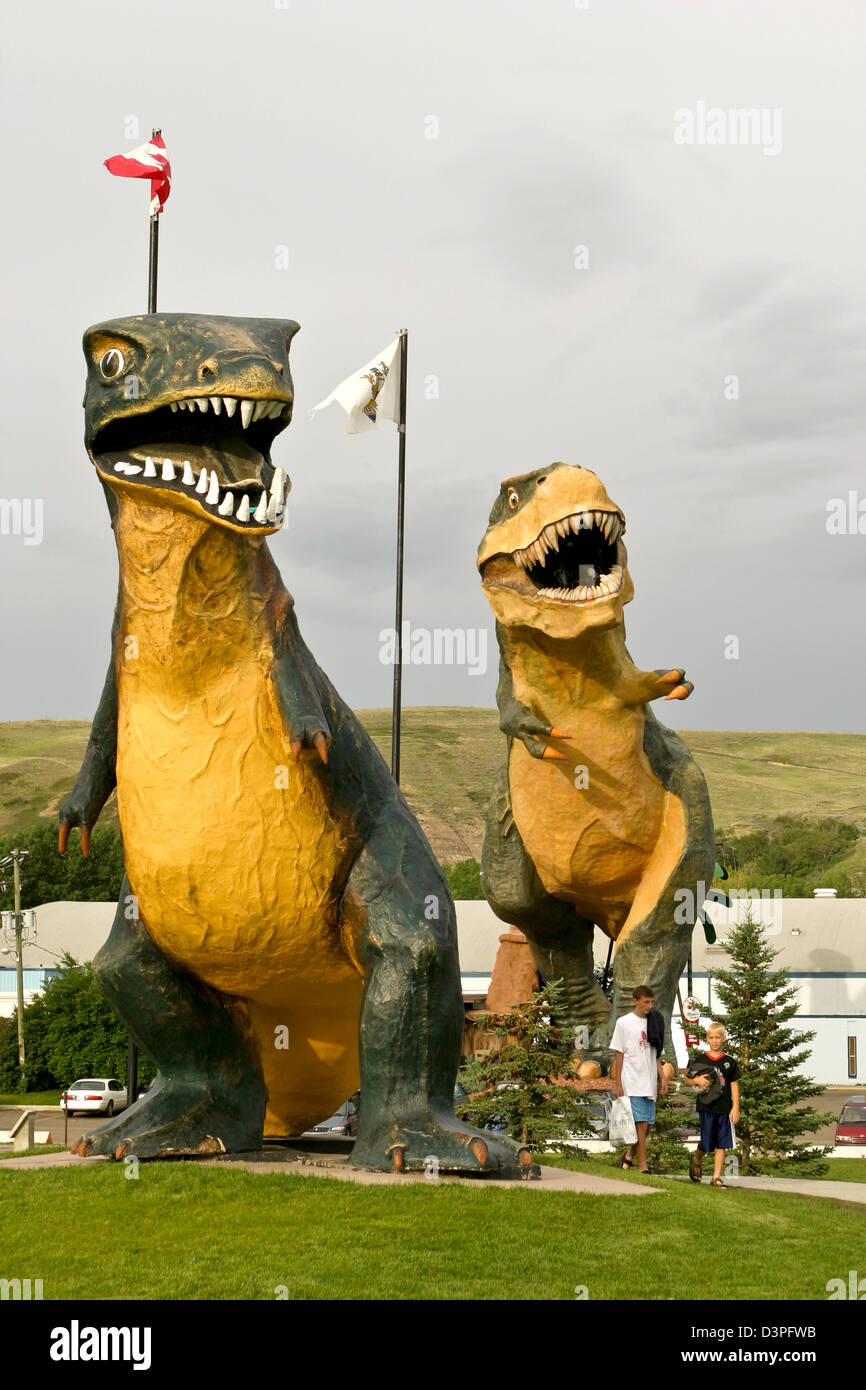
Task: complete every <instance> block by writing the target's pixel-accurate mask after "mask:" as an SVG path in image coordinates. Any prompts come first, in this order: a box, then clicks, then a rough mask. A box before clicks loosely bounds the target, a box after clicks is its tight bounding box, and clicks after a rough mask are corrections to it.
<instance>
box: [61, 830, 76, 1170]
mask: <svg viewBox="0 0 866 1390" xmlns="http://www.w3.org/2000/svg"><path fill="white" fill-rule="evenodd" d="M68 842H69V824H68V822H67V821H61V822H60V829H59V830H58V832H57V848H58V850H59V851H60V853H61V854H64V853H65V851H66V846H67V844H68ZM70 1152H71V1153H72V1152H74V1150H70Z"/></svg>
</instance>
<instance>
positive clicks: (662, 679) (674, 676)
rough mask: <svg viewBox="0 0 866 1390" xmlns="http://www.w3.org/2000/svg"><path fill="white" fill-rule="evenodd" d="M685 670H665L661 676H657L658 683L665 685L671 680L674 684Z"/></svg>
mask: <svg viewBox="0 0 866 1390" xmlns="http://www.w3.org/2000/svg"><path fill="white" fill-rule="evenodd" d="M684 675H685V671H666V672H665V674H664V675H663V676H659V685H665V684H668V685H670V683H671V682H672V681H673V682H674V683H675V684H676V683H678V682H679V681H681V680H682V678H683V676H684Z"/></svg>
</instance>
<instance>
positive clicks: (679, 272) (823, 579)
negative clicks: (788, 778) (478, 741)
mask: <svg viewBox="0 0 866 1390" xmlns="http://www.w3.org/2000/svg"><path fill="white" fill-rule="evenodd" d="M864 14H866V12H864V10H863V7H862V5H861V4H860V3H858V0H852V3H845V2H844V0H827V3H823V4H821V5H820V6H819V5H813V4H807V3H804V0H772V2H771V0H723V3H722V2H721V0H701V3H700V4H687V3H685V0H666V2H665V3H661V2H659V3H651V2H650V3H647V2H646V0H644V2H643V3H635V0H631V2H630V3H629V0H626V2H625V3H623V0H618V3H613V0H589V6H588V8H583V7H582V6H578V5H576V4H575V3H574V0H526V2H525V3H515V0H474V2H473V3H472V4H467V3H466V0H440V2H439V3H437V4H429V3H424V4H421V3H418V0H377V3H376V4H369V5H359V4H357V3H356V0H324V2H323V0H319V3H315V0H288V4H287V5H286V6H285V8H283V7H280V6H279V5H277V4H275V3H274V0H207V3H204V0H201V3H199V0H195V2H194V3H177V0H175V3H165V2H164V0H149V2H148V4H146V5H144V6H131V5H121V4H117V3H116V2H115V3H108V0H105V2H103V0H99V3H93V0H77V3H76V4H74V5H69V4H65V3H64V4H61V3H47V4H46V3H42V4H40V5H23V4H16V5H15V6H14V7H13V6H12V5H10V4H9V3H8V2H7V4H6V6H5V17H4V23H3V27H4V31H5V33H4V42H3V45H2V48H3V68H4V71H3V77H2V90H3V104H4V106H5V111H4V128H5V130H6V137H5V140H4V191H5V196H6V207H7V211H6V215H5V217H4V222H3V233H4V239H5V247H6V249H5V255H4V259H3V266H2V274H3V303H4V307H5V319H6V323H5V331H4V333H3V339H2V354H3V360H2V381H3V386H4V395H5V397H6V400H5V405H4V409H3V412H2V430H3V447H2V451H0V497H4V498H7V499H14V498H20V499H25V498H30V499H36V498H41V499H43V502H44V539H43V541H42V544H41V545H25V544H24V537H23V536H20V535H19V536H15V535H0V564H2V594H3V634H4V638H5V643H4V647H5V651H4V657H5V660H4V662H3V673H4V679H3V682H2V691H0V718H2V719H31V718H89V717H90V716H91V714H92V713H93V710H94V708H95V704H96V700H97V697H98V693H99V690H100V688H101V682H102V679H103V675H104V671H105V666H106V661H107V656H108V640H109V628H110V622H111V612H112V606H113V601H114V594H115V582H116V581H115V575H116V555H115V550H114V543H113V537H112V534H111V531H110V527H109V524H108V516H107V512H106V509H105V504H104V501H103V497H102V493H101V489H100V487H99V484H98V482H97V480H96V477H95V475H94V472H93V469H92V466H91V465H90V463H89V461H88V459H87V456H86V453H85V451H84V447H83V444H82V413H81V406H80V403H81V396H82V390H83V381H84V365H83V358H82V355H81V349H80V339H81V334H82V331H83V330H84V328H85V327H86V326H87V325H89V324H91V323H95V322H97V321H99V320H101V319H105V318H113V317H117V316H120V315H125V314H129V313H136V312H140V311H142V310H143V309H144V308H145V304H146V301H145V292H146V284H145V280H146V240H147V202H148V189H147V185H146V184H139V183H137V182H134V181H127V180H121V179H114V178H112V177H111V176H110V175H109V174H108V173H107V172H106V171H105V169H103V167H102V161H103V160H104V159H105V158H106V157H107V156H108V155H111V154H116V153H120V152H122V151H124V150H126V149H128V148H130V147H131V146H133V145H135V144H138V143H140V141H141V140H144V139H145V138H147V137H148V136H149V134H150V129H151V126H152V125H161V126H162V128H163V134H164V138H165V140H166V144H167V147H168V151H169V155H170V157H171V161H172V167H173V178H174V181H173V191H172V194H171V198H170V200H169V202H168V205H167V208H166V211H165V213H164V215H163V218H162V227H161V245H160V299H159V303H160V308H162V309H165V310H189V311H197V312H204V313H208V312H210V313H217V314H238V315H266V316H273V317H290V318H295V319H297V320H298V321H299V322H300V323H301V326H302V331H301V333H300V334H299V335H298V336H297V337H296V339H295V341H294V343H293V346H292V357H293V370H294V377H295V389H296V405H295V420H294V423H293V424H292V426H291V427H290V429H289V430H288V431H287V432H286V433H285V434H284V435H282V436H281V438H280V440H279V441H278V442H277V445H276V446H275V451H274V458H275V461H276V462H279V463H281V464H282V465H283V466H284V467H285V468H286V469H287V470H288V471H289V473H290V474H291V476H292V479H293V483H294V490H293V492H292V496H291V499H290V502H291V512H290V525H289V528H288V530H287V531H285V532H284V533H283V534H281V535H280V536H279V537H278V538H276V540H275V541H274V542H272V545H273V549H274V552H275V554H276V557H277V560H278V563H279V565H280V567H281V570H282V573H283V577H284V579H285V581H286V583H287V585H288V587H289V588H290V589H291V591H292V593H293V594H294V596H295V600H296V604H297V611H298V616H299V620H300V623H301V627H302V631H303V632H304V635H305V637H306V640H307V642H308V643H309V645H310V646H311V648H312V650H313V652H314V653H315V655H316V657H317V659H318V661H319V662H320V664H321V665H322V666H323V667H324V669H325V670H326V671H327V672H328V673H329V675H330V676H331V677H332V679H333V680H334V682H335V684H336V685H337V687H338V689H339V690H340V691H341V693H342V694H343V695H344V696H345V698H346V699H347V700H348V701H349V702H350V703H352V704H354V705H356V706H358V707H363V706H370V705H386V704H388V703H389V702H390V686H391V669H390V668H389V667H387V666H383V665H382V664H381V662H380V659H379V645H380V644H379V633H380V630H381V629H383V628H385V627H386V626H388V625H389V624H390V623H391V622H392V615H393V560H394V513H395V485H396V455H397V438H396V432H395V429H394V427H393V425H390V424H388V425H384V426H383V428H382V429H381V430H380V431H379V433H378V434H370V435H365V436H361V437H348V436H345V435H344V434H343V428H344V424H345V417H344V416H343V414H342V412H341V411H340V409H339V407H338V406H332V407H330V409H329V410H328V411H327V412H324V413H323V414H321V415H319V416H317V417H316V418H315V419H314V420H311V419H310V418H309V416H308V410H309V408H310V407H311V406H312V405H314V404H315V403H316V401H318V400H319V399H321V398H322V397H323V396H324V395H326V394H327V392H328V391H330V390H331V388H332V387H333V386H334V385H336V383H337V382H338V381H339V380H340V379H341V378H342V377H344V376H346V375H347V374H348V373H349V372H350V371H352V370H353V369H354V368H355V367H358V366H360V365H361V363H363V362H365V361H366V360H367V359H368V358H369V357H370V356H371V355H372V354H373V353H374V352H376V351H378V350H379V349H380V348H381V347H383V346H384V345H385V343H386V342H388V341H389V339H390V338H391V337H392V336H393V333H394V331H395V330H396V329H397V328H399V327H402V326H406V327H408V328H409V330H410V356H409V363H410V376H409V392H408V436H407V438H408V494H407V531H406V544H407V555H406V598H405V616H406V617H407V618H408V619H409V620H410V622H411V624H412V626H413V628H416V627H425V628H428V629H433V628H436V627H450V628H454V627H469V628H486V629H488V630H489V634H490V636H489V640H490V652H489V669H488V671H487V673H486V675H483V676H472V675H470V674H469V673H468V672H467V670H466V669H457V668H455V667H453V666H439V667H436V666H426V667H416V666H411V667H407V668H406V670H405V673H404V684H403V690H404V702H405V703H406V704H411V705H426V704H472V705H492V704H493V701H494V691H495V684H496V653H495V650H494V649H493V631H492V629H493V623H492V614H491V613H490V610H489V608H488V605H487V603H486V601H485V599H484V597H483V595H482V593H481V590H480V586H479V583H478V578H477V573H476V571H475V567H474V557H475V549H476V546H477V544H478V541H479V539H480V537H481V535H482V533H483V531H484V528H485V525H486V520H487V514H488V511H489V509H490V505H491V503H492V501H493V498H494V496H495V494H496V492H497V490H498V486H499V482H500V480H501V479H502V478H504V477H507V476H508V475H510V474H513V473H518V472H524V471H527V470H529V469H533V468H536V467H539V466H540V465H542V464H547V463H549V462H552V461H553V460H555V459H565V460H567V461H570V462H575V463H583V464H586V465H588V466H589V467H591V468H593V469H595V470H596V471H597V472H598V473H599V475H600V476H601V477H602V479H603V480H604V482H605V483H606V485H607V488H608V491H609V492H610V494H611V496H612V497H613V498H614V499H615V501H616V502H617V503H618V504H619V505H620V506H621V507H622V508H623V509H624V511H625V513H626V516H627V520H628V532H629V535H628V542H629V558H630V567H631V571H632V575H633V578H634V582H635V588H636V597H635V600H634V602H633V603H632V604H631V606H630V607H629V608H628V609H627V610H626V616H627V621H628V636H629V647H630V650H631V652H632V655H633V657H634V658H635V660H636V661H637V662H638V663H639V664H641V665H644V666H648V667H656V666H663V665H668V664H670V665H684V666H685V667H686V668H687V670H688V672H689V675H690V676H691V678H692V679H693V680H694V682H695V686H696V690H695V694H694V695H693V696H692V698H691V699H690V700H689V701H688V703H687V704H684V705H678V706H676V707H672V706H670V705H668V706H665V707H664V711H663V714H664V717H665V718H666V720H667V721H668V722H670V723H674V724H676V725H677V727H682V728H722V729H724V728H730V729H815V730H821V729H828V730H833V729H836V730H848V731H864V730H866V717H864V699H863V690H864V668H866V656H864V637H863V630H864V624H863V594H864V573H866V534H864V535H859V534H855V535H847V534H846V535H831V534H829V533H828V530H827V518H828V513H827V505H828V502H830V501H831V499H833V498H842V499H845V501H846V506H847V499H848V495H849V493H850V492H854V493H855V494H856V500H864V499H866V469H864V447H863V446H864V424H863V416H864V412H863V398H864V390H863V382H864V365H866V364H864V357H866V352H864V338H863V322H864V314H863V308H864V270H863V266H864V254H866V253H864V243H866V236H864V233H866V227H864V216H863V209H864V194H863V172H862V171H863V151H864V146H866V140H864V136H866V129H864V127H866V102H864V96H863V93H864V91H866V74H864V53H866V42H864V40H866V21H864ZM701 104H703V106H702V105H701ZM712 108H718V109H720V110H721V111H722V112H724V113H726V112H728V111H730V110H733V109H739V108H756V109H758V110H763V111H764V112H765V113H766V116H765V121H766V122H770V120H771V119H772V121H773V122H774V124H773V126H772V131H771V127H770V125H769V124H766V125H765V133H766V138H763V137H762V139H759V140H758V141H757V143H733V142H732V141H733V140H734V138H735V137H736V131H737V127H736V126H734V125H731V124H729V126H728V127H727V129H728V134H729V143H727V144H724V145H720V144H715V145H711V144H708V143H697V140H698V138H699V136H696V142H695V143H692V144H688V143H678V142H677V140H675V132H676V130H677V126H678V122H677V119H676V118H675V113H676V112H677V111H683V110H686V111H689V112H692V113H695V121H696V126H695V129H696V130H697V129H698V125H699V122H700V111H701V110H706V109H712ZM130 117H133V118H136V119H137V120H138V122H139V126H140V133H139V136H138V138H128V132H129V130H130V128H131V127H130V124H129V118H130ZM431 118H432V119H431ZM679 126H680V129H681V130H682V128H683V122H682V118H680V120H679ZM431 134H435V135H436V136H437V138H429V137H430V136H431ZM771 134H772V138H770V136H771ZM777 147H778V148H777ZM765 151H766V152H765ZM281 246H287V247H288V260H289V267H288V269H279V268H277V264H276V263H275V248H277V247H281ZM578 246H585V247H586V248H588V261H589V263H588V265H586V266H585V267H584V268H578V267H576V265H575V260H576V256H575V248H576V247H578ZM577 259H578V260H579V259H580V256H578V257H577ZM431 377H435V378H436V379H437V381H438V398H432V399H431V398H429V397H430V394H431V389H430V383H429V378H431ZM731 377H736V379H737V380H736V383H735V384H734V386H733V387H732V386H731V383H730V381H728V391H727V394H728V396H730V395H731V394H732V392H734V393H736V392H737V391H738V398H734V399H726V379H729V378H731ZM425 388H426V389H425ZM864 511H866V506H864ZM864 530H866V519H864ZM732 636H735V637H736V638H737V639H738V643H739V657H738V658H737V659H730V658H729V657H726V655H725V652H726V641H727V639H729V638H730V637H732ZM727 650H728V651H730V650H731V645H730V643H729V642H728V644H727ZM660 712H661V711H660Z"/></svg>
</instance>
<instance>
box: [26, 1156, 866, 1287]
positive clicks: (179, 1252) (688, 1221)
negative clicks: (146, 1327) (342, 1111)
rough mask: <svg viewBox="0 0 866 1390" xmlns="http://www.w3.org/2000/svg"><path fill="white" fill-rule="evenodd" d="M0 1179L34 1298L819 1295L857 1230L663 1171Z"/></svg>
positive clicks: (827, 1208) (844, 1211)
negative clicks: (578, 1182)
mask: <svg viewBox="0 0 866 1390" xmlns="http://www.w3.org/2000/svg"><path fill="white" fill-rule="evenodd" d="M607 1171H608V1175H609V1174H610V1170H607ZM0 1172H2V1176H0V1250H2V1251H3V1275H4V1277H6V1278H13V1277H18V1278H34V1279H35V1278H39V1279H42V1280H43V1281H44V1291H45V1298H46V1299H74V1298H84V1299H96V1298H108V1299H127V1298H131V1299H134V1298H146V1299H272V1298H274V1297H276V1293H275V1290H276V1289H277V1288H278V1287H279V1286H283V1285H284V1286H286V1288H287V1289H288V1294H289V1297H290V1298H292V1299H315V1298H336V1299H368V1298H374V1299H394V1300H396V1299H401V1300H402V1299H423V1298H434V1299H461V1300H464V1299H471V1300H473V1301H474V1300H486V1299H497V1298H504V1299H562V1300H571V1299H573V1298H574V1296H575V1289H576V1288H577V1287H578V1286H584V1285H585V1286H586V1288H587V1290H588V1296H589V1298H590V1299H621V1298H645V1299H679V1298H687V1297H688V1298H697V1299H719V1298H721V1299H726V1300H727V1299H747V1298H755V1299H773V1298H786V1299H818V1300H823V1299H825V1298H826V1296H827V1294H826V1287H825V1286H826V1283H827V1281H828V1280H829V1279H831V1278H837V1277H845V1276H846V1274H847V1271H848V1270H849V1269H856V1268H859V1267H860V1265H861V1264H862V1253H863V1246H864V1238H866V1211H864V1209H863V1208H858V1207H855V1206H853V1205H848V1204H845V1203H842V1202H835V1201H825V1202H823V1203H822V1205H821V1208H820V1216H819V1214H818V1212H816V1209H815V1199H814V1198H810V1197H792V1196H781V1195H777V1194H776V1193H768V1192H756V1191H753V1192H750V1191H740V1192H732V1191H731V1190H730V1189H729V1190H728V1191H727V1192H718V1191H716V1190H714V1189H712V1188H710V1187H696V1186H692V1185H691V1184H689V1183H681V1182H673V1181H668V1180H665V1179H653V1185H658V1186H662V1187H663V1188H664V1189H665V1190H664V1191H663V1192H662V1193H660V1194H659V1195H648V1196H646V1197H633V1198H632V1197H626V1196H623V1197H596V1196H584V1195H578V1194H570V1193H569V1194H564V1193H563V1194H555V1193H542V1192H538V1191H529V1190H527V1188H517V1189H511V1190H509V1191H502V1190H497V1189H495V1188H493V1187H492V1186H485V1187H483V1188H481V1187H479V1188H467V1187H457V1186H453V1185H449V1184H446V1183H442V1184H436V1183H432V1182H431V1183H430V1184H426V1183H425V1184H420V1183H419V1184H412V1185H407V1186H406V1187H404V1188H402V1189H401V1188H400V1187H399V1186H395V1187H389V1188H387V1189H383V1188H364V1187H360V1186H356V1185H355V1184H353V1183H344V1182H337V1181H329V1180H327V1179H323V1178H313V1177H309V1178H301V1177H291V1176H284V1175H282V1174H272V1175H271V1174H261V1175H257V1174H254V1173H247V1172H242V1171H237V1170H236V1171H226V1170H224V1169H223V1170H221V1169H219V1168H202V1167H199V1166H196V1165H194V1164H191V1163H183V1164H182V1163H171V1164H146V1163H144V1164H141V1166H140V1168H139V1176H138V1178H137V1179H134V1180H133V1179H128V1178H127V1177H126V1176H125V1172H126V1169H125V1167H124V1165H122V1164H98V1165H93V1166H85V1165H82V1166H81V1167H80V1168H67V1169H57V1170H54V1171H36V1172H19V1171H10V1170H9V1169H8V1168H7V1167H6V1165H2V1169H0ZM626 1180H628V1181H637V1182H641V1181H646V1180H645V1179H643V1180H642V1179H640V1178H634V1177H629V1178H628V1179H626ZM49 1212H50V1213H52V1219H51V1220H46V1213H49ZM73 1216H74V1220H73V1219H72V1218H73ZM66 1218H68V1219H66ZM858 1261H859V1263H858Z"/></svg>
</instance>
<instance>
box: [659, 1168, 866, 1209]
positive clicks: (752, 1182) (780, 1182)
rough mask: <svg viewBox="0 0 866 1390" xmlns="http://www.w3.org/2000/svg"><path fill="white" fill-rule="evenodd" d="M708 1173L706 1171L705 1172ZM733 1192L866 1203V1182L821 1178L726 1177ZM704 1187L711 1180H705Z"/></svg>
mask: <svg viewBox="0 0 866 1390" xmlns="http://www.w3.org/2000/svg"><path fill="white" fill-rule="evenodd" d="M704 1171H705V1172H706V1169H705V1170H704ZM672 1176H673V1177H674V1178H675V1179H676V1181H677V1182H688V1181H689V1179H688V1178H687V1177H686V1176H685V1175H684V1174H683V1173H675V1174H672ZM725 1182H726V1183H727V1185H728V1187H729V1188H730V1190H731V1191H732V1192H734V1191H736V1189H737V1188H738V1187H754V1188H758V1189H759V1190H761V1191H764V1192H793V1193H795V1194H796V1195H797V1196H798V1197H833V1198H835V1199H836V1201H839V1202H858V1203H866V1182H833V1181H832V1180H830V1181H827V1182H825V1181H824V1180H823V1179H821V1178H732V1177H729V1176H727V1175H726V1176H725ZM703 1184H704V1187H708V1186H709V1179H708V1178H704V1179H703Z"/></svg>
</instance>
